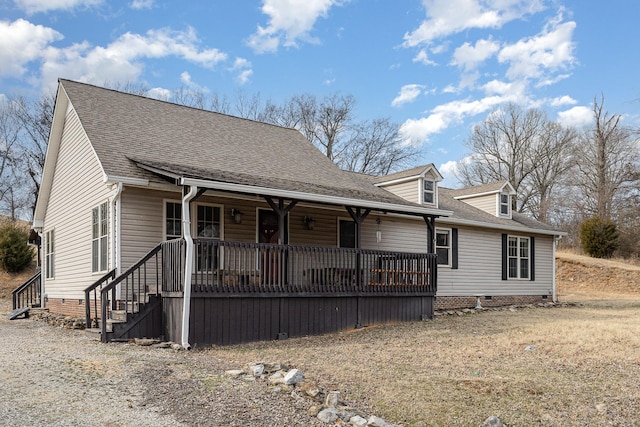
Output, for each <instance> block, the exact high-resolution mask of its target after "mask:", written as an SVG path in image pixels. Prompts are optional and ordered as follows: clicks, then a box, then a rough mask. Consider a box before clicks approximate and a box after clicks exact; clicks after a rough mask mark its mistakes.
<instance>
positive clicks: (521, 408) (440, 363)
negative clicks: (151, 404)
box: [205, 254, 640, 426]
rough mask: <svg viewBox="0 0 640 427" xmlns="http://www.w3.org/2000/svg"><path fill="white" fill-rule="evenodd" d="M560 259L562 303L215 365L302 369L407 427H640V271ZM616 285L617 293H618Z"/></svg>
mask: <svg viewBox="0 0 640 427" xmlns="http://www.w3.org/2000/svg"><path fill="white" fill-rule="evenodd" d="M605 264H606V263H603V262H602V261H595V262H593V261H592V260H589V259H588V258H586V259H582V258H580V257H577V256H573V255H569V254H566V255H565V254H560V256H559V265H558V291H559V295H560V300H561V301H582V305H581V306H577V307H565V308H545V309H543V308H538V309H522V310H518V311H517V312H512V311H487V312H484V313H482V314H473V315H471V314H470V315H465V316H461V317H458V316H454V317H438V318H437V319H436V320H434V321H428V322H418V323H411V324H399V325H391V326H384V327H376V328H365V329H363V330H358V331H351V332H344V333H341V334H332V335H326V336H321V337H308V338H301V339H291V340H288V341H275V342H266V343H257V344H248V345H239V346H234V347H214V348H211V349H207V350H205V351H207V352H209V353H210V354H211V357H215V358H221V359H226V360H229V361H231V362H234V363H236V364H237V365H238V366H242V365H243V364H244V363H248V362H250V361H256V360H266V361H281V362H286V363H289V364H291V365H293V366H295V367H298V368H300V369H302V370H303V372H305V373H306V375H307V376H308V377H311V378H312V379H313V380H316V381H317V382H318V383H319V384H320V385H321V386H322V387H323V388H325V389H336V390H340V391H341V392H342V394H343V396H344V397H345V399H346V400H347V401H350V402H359V403H362V404H364V405H366V406H368V407H369V408H371V409H373V410H374V411H375V412H376V413H377V414H378V415H380V416H383V417H385V418H387V419H388V420H390V421H394V422H397V423H401V424H404V425H407V426H478V425H480V424H481V423H482V422H483V421H484V420H485V419H486V418H487V417H488V416H490V415H496V416H498V417H500V418H501V419H502V420H503V422H504V423H506V424H507V425H509V426H533V425H542V426H588V425H614V426H636V425H640V383H639V381H638V379H639V378H640V292H639V291H640V268H638V267H627V266H626V265H623V266H620V265H609V264H606V265H605ZM608 287H610V288H611V292H609V291H607V290H608Z"/></svg>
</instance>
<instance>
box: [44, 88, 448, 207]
mask: <svg viewBox="0 0 640 427" xmlns="http://www.w3.org/2000/svg"><path fill="white" fill-rule="evenodd" d="M58 97H59V98H60V97H64V98H65V99H68V101H69V103H70V105H71V107H73V109H74V110H75V112H76V114H77V115H78V118H79V119H80V122H81V123H82V126H83V129H84V131H85V133H86V135H87V138H88V139H89V141H90V143H91V145H92V147H93V150H94V151H95V153H96V156H97V157H98V160H99V163H100V164H101V167H102V169H103V173H104V180H105V182H125V183H137V184H140V185H144V184H147V183H149V182H152V183H166V182H167V179H170V180H173V182H174V183H176V184H183V185H187V184H186V182H187V181H185V180H191V181H193V180H200V181H206V182H207V183H208V184H212V182H217V183H221V185H222V184H228V185H232V186H233V188H234V189H235V191H238V192H245V193H252V191H263V190H265V189H270V190H272V192H273V191H275V192H276V193H277V192H281V193H282V194H295V195H298V196H301V197H305V196H307V197H305V198H306V199H307V200H311V198H309V197H308V196H310V195H314V196H316V198H317V199H322V197H331V198H333V199H332V200H334V202H338V201H339V202H343V203H352V204H354V205H357V206H363V207H373V206H376V207H377V205H380V206H381V209H386V210H389V211H394V210H395V211H403V212H408V213H413V214H428V215H448V214H450V213H449V212H446V211H443V210H439V209H433V208H426V207H424V206H422V205H419V204H416V203H413V202H409V201H407V200H405V199H403V198H401V197H398V196H396V195H394V194H391V193H389V192H387V191H385V190H383V189H381V188H377V187H376V186H374V185H372V183H371V182H369V181H368V180H365V179H362V178H361V177H357V176H354V175H353V174H348V173H346V172H344V171H342V170H340V169H339V168H338V167H337V166H336V165H335V164H334V163H333V162H331V160H329V159H328V158H327V157H326V156H324V155H323V154H322V153H321V152H320V151H319V150H318V149H317V148H316V147H315V146H314V145H313V144H312V143H310V142H309V141H308V140H307V139H306V138H304V136H302V134H301V133H300V132H298V131H297V130H295V129H289V128H283V127H279V126H275V125H271V124H267V123H262V122H257V121H253V120H248V119H243V118H239V117H234V116H229V115H225V114H220V113H215V112H211V111H206V110H200V109H196V108H192V107H187V106H182V105H178V104H172V103H169V102H166V101H160V100H155V99H151V98H145V97H142V96H138V95H132V94H128V93H122V92H118V91H115V90H111V89H105V88H101V87H97V86H93V85H89V84H85V83H79V82H74V81H70V80H64V79H60V80H59V90H58ZM60 105H61V106H64V107H66V103H65V102H62V101H61V102H60ZM65 109H66V108H65ZM64 114H65V111H60V112H58V121H60V120H61V119H60V116H64ZM54 116H55V115H54ZM55 120H56V117H54V121H55ZM60 132H61V131H60ZM52 134H53V132H52ZM52 138H54V136H53V135H52ZM58 138H59V136H58ZM55 146H56V144H52V147H54V148H55ZM54 151H55V150H54ZM47 155H49V153H47ZM52 155H53V156H55V153H52ZM45 169H46V165H45ZM49 173H52V172H49ZM44 176H45V174H43V177H44ZM43 180H44V178H43ZM205 186H206V185H205ZM209 188H214V187H209ZM253 194H265V193H253ZM278 194H279V193H278ZM271 195H277V194H271ZM317 196H320V197H319V198H318V197H317ZM45 198H46V196H45ZM43 203H44V204H46V201H43Z"/></svg>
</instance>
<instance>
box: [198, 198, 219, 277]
mask: <svg viewBox="0 0 640 427" xmlns="http://www.w3.org/2000/svg"><path fill="white" fill-rule="evenodd" d="M200 206H204V207H211V208H218V209H219V210H220V224H219V226H220V231H219V232H218V237H206V236H198V208H199V207H200ZM191 235H192V237H193V238H194V239H203V240H204V239H207V240H220V241H222V240H224V205H221V204H217V203H206V202H204V203H195V204H194V206H193V209H191ZM198 257H199V256H198V255H196V259H195V260H194V261H195V262H196V264H195V269H196V270H198V271H199V269H198V264H197V262H198V261H197V258H198ZM217 265H218V266H223V265H224V252H223V253H221V254H220V257H219V259H218V260H217Z"/></svg>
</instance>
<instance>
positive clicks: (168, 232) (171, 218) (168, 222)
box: [164, 202, 182, 240]
mask: <svg viewBox="0 0 640 427" xmlns="http://www.w3.org/2000/svg"><path fill="white" fill-rule="evenodd" d="M164 224H165V225H164V235H165V238H166V239H167V240H171V239H179V238H180V237H182V203H179V202H165V205H164Z"/></svg>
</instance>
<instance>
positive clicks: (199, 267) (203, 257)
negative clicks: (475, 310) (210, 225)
mask: <svg viewBox="0 0 640 427" xmlns="http://www.w3.org/2000/svg"><path fill="white" fill-rule="evenodd" d="M194 245H195V248H194V249H195V265H194V274H193V279H192V286H193V287H192V289H193V292H200V293H216V294H220V293H223V294H263V295H264V294H276V293H277V294H296V295H311V294H323V295H326V294H335V295H340V294H354V293H357V294H421V295H435V292H436V255H435V254H427V253H409V252H392V251H379V250H369V249H345V248H330V247H307V246H289V245H273V244H260V243H239V242H227V241H218V240H207V239H198V240H195V241H194Z"/></svg>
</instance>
